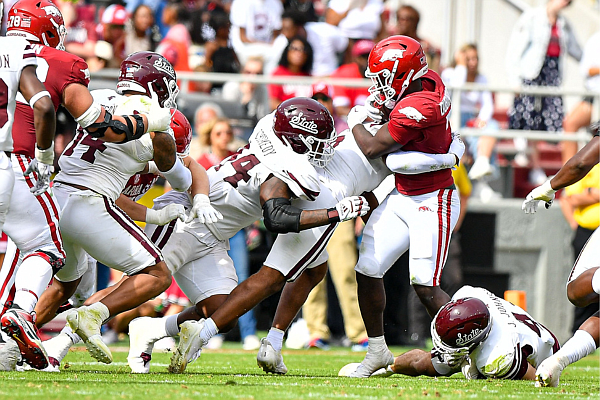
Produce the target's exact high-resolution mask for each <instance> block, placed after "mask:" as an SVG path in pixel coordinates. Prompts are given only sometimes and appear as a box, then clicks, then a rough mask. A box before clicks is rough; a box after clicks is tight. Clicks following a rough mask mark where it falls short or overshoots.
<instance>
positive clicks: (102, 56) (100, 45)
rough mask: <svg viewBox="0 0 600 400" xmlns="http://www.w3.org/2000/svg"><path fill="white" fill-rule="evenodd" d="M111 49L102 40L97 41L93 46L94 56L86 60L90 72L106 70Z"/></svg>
mask: <svg viewBox="0 0 600 400" xmlns="http://www.w3.org/2000/svg"><path fill="white" fill-rule="evenodd" d="M112 55H113V47H112V45H111V44H110V43H108V42H105V41H104V40H99V41H97V42H96V44H95V46H94V56H93V57H90V58H88V59H87V60H86V62H87V65H88V69H89V70H90V72H96V71H100V70H101V69H103V68H107V65H108V60H110V59H111V58H112Z"/></svg>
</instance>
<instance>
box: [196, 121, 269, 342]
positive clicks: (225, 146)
mask: <svg viewBox="0 0 600 400" xmlns="http://www.w3.org/2000/svg"><path fill="white" fill-rule="evenodd" d="M200 141H201V142H202V144H203V146H204V147H205V148H207V149H209V150H208V152H206V153H204V154H203V155H202V156H201V157H200V159H198V163H199V164H200V165H202V166H203V167H204V168H205V169H209V168H210V167H212V166H213V165H216V164H219V163H220V162H221V161H223V159H225V158H227V157H229V156H230V155H232V154H233V152H232V151H231V150H229V145H230V144H231V143H232V141H233V130H232V129H231V125H230V124H229V122H228V121H227V120H226V119H224V118H217V119H213V120H212V121H210V122H208V123H206V124H205V125H204V126H203V127H202V130H201V131H200ZM229 246H230V250H229V251H228V254H229V257H231V259H232V260H233V265H234V267H235V272H236V274H237V276H238V283H241V282H243V281H244V280H246V278H248V276H249V274H250V261H249V257H248V249H247V247H246V231H245V230H244V229H242V230H241V231H239V232H238V233H236V234H235V235H234V236H233V237H232V238H231V239H229ZM238 323H239V326H240V335H241V337H242V342H243V348H244V350H256V349H258V348H259V346H260V342H259V341H258V337H257V336H256V319H255V318H254V313H253V311H252V310H249V311H248V312H247V313H245V314H244V315H242V316H241V317H240V319H239V320H238ZM222 344H223V337H222V336H220V335H217V336H214V337H213V338H211V340H210V341H209V342H208V345H207V347H208V348H212V349H215V348H220V347H221V345H222Z"/></svg>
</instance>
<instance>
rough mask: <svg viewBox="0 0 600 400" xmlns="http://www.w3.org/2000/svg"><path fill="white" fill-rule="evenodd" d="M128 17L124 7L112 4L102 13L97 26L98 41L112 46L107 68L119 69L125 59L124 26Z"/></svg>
mask: <svg viewBox="0 0 600 400" xmlns="http://www.w3.org/2000/svg"><path fill="white" fill-rule="evenodd" d="M128 20H129V15H128V14H127V10H125V7H123V6H121V5H119V4H112V5H110V6H108V7H106V9H105V10H104V12H103V13H102V19H101V21H100V22H101V24H100V25H98V26H97V28H96V30H97V33H98V40H104V41H106V42H108V43H110V44H111V45H112V46H113V57H112V58H111V59H110V60H109V61H108V67H109V68H119V67H120V66H121V62H122V61H123V60H124V59H125V57H126V54H125V24H127V22H128Z"/></svg>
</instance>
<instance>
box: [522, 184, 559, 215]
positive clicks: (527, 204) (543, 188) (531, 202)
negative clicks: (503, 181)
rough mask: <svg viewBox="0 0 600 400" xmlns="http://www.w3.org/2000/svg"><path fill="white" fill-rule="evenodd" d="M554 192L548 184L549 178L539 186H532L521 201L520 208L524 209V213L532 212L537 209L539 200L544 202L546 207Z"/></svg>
mask: <svg viewBox="0 0 600 400" xmlns="http://www.w3.org/2000/svg"><path fill="white" fill-rule="evenodd" d="M554 193H556V190H554V189H552V185H550V179H548V180H547V181H546V182H544V183H542V184H541V185H540V186H538V187H536V188H534V189H533V190H532V191H531V192H529V194H528V195H527V197H525V201H523V205H522V206H521V209H522V210H523V211H525V214H533V213H535V212H536V211H537V208H538V204H539V202H540V201H543V202H545V204H544V205H545V206H546V208H550V206H551V205H552V202H553V201H554Z"/></svg>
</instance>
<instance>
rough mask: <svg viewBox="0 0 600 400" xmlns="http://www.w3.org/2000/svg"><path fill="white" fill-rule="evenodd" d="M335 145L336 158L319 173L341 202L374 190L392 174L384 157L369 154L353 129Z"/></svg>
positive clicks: (343, 135) (342, 135)
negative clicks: (361, 146) (362, 148)
mask: <svg viewBox="0 0 600 400" xmlns="http://www.w3.org/2000/svg"><path fill="white" fill-rule="evenodd" d="M334 147H335V153H334V154H333V157H332V159H331V160H330V161H329V163H328V164H327V165H326V166H325V168H317V173H318V174H319V179H320V180H321V182H323V184H324V185H325V186H326V187H327V188H329V190H331V192H332V193H333V195H334V196H335V198H336V199H337V200H338V201H340V200H342V199H343V198H344V197H348V196H358V195H360V194H362V193H364V192H370V191H372V190H373V189H375V188H376V187H378V186H379V184H380V183H381V182H382V181H383V180H384V179H385V178H386V177H387V176H388V175H389V174H391V171H390V170H389V169H388V167H387V166H386V165H385V163H384V162H383V160H382V159H381V158H376V159H373V160H369V159H368V158H367V157H365V155H364V154H363V152H362V151H361V150H360V148H359V147H358V144H356V140H354V135H353V134H352V132H350V131H349V130H345V131H343V132H341V133H339V134H338V139H337V141H336V144H335V145H334Z"/></svg>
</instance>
